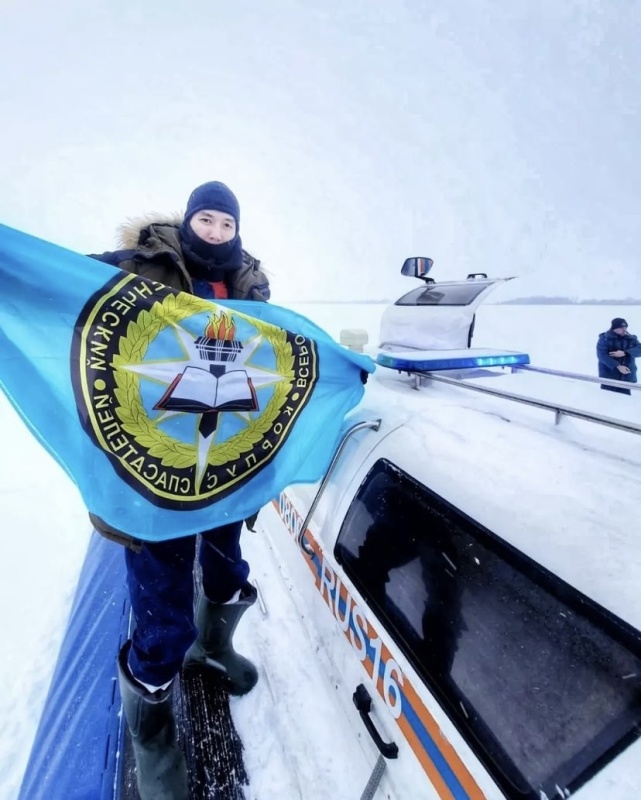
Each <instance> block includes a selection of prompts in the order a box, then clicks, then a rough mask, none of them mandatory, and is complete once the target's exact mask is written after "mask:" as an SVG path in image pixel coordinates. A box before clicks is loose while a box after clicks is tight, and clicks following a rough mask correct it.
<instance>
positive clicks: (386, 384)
mask: <svg viewBox="0 0 641 800" xmlns="http://www.w3.org/2000/svg"><path fill="white" fill-rule="evenodd" d="M294 308H295V310H296V311H299V312H301V313H304V314H305V315H307V316H309V317H310V318H312V319H313V320H314V321H315V322H317V323H319V324H320V325H322V326H323V327H324V328H325V329H326V330H328V332H330V333H331V334H333V335H334V336H336V337H338V335H339V333H340V330H341V329H342V328H346V327H350V328H364V329H365V330H367V331H368V333H369V336H370V345H369V346H370V347H373V346H375V345H376V343H377V331H378V323H379V320H380V316H381V314H382V312H383V309H384V307H383V306H371V305H363V304H354V305H344V304H337V305H329V304H328V305H317V304H309V305H305V304H300V305H297V306H295V307H294ZM621 314H623V316H625V317H626V318H627V319H628V322H629V323H630V330H631V332H633V333H634V332H635V331H636V329H637V327H639V326H641V319H639V317H641V307H628V308H625V309H620V308H608V307H604V306H571V307H569V306H497V305H495V306H484V307H482V308H481V309H480V311H479V312H478V315H477V325H476V334H475V340H474V345H475V346H479V347H480V346H494V347H506V348H510V349H524V350H527V351H528V352H529V353H530V354H531V356H532V361H533V363H536V364H540V365H545V366H550V367H556V368H562V369H567V370H571V371H576V372H586V373H588V374H595V372H596V359H595V355H594V348H595V343H596V338H597V335H598V333H599V332H600V331H602V330H605V329H607V327H608V326H609V321H610V319H611V318H612V317H614V316H619V315H621ZM639 329H641V327H640V328H639ZM502 380H503V379H499V381H502ZM506 381H507V382H509V385H510V388H511V389H513V390H514V391H518V392H521V393H533V394H534V393H536V394H538V395H539V396H552V397H554V398H555V399H556V400H557V401H559V402H565V403H568V404H574V405H579V406H581V407H583V408H589V409H591V410H594V411H600V412H601V413H605V414H608V415H609V416H612V417H619V418H625V419H628V420H632V421H635V422H637V423H640V422H641V392H637V393H633V395H632V397H627V396H620V395H615V394H612V393H609V392H607V393H606V392H601V391H600V390H599V388H598V386H597V385H592V384H575V383H569V382H566V381H559V380H557V379H554V378H542V377H541V376H538V375H532V374H519V375H510V376H509V377H506ZM493 385H496V381H494V382H493ZM368 394H371V395H375V396H377V397H379V398H380V397H381V396H383V397H385V396H389V398H390V401H389V404H390V407H393V408H394V409H395V410H396V411H401V412H402V411H404V410H405V411H407V412H408V413H416V412H417V410H418V409H420V408H429V412H430V413H431V414H432V415H433V417H434V419H435V420H437V421H439V423H441V422H442V429H443V435H442V440H440V441H438V442H436V446H437V447H440V448H441V449H442V450H443V452H444V454H445V453H446V452H447V447H451V446H457V445H456V438H457V439H458V441H459V442H465V440H466V428H465V425H462V426H461V428H460V430H457V431H456V437H454V435H453V434H454V427H453V426H454V425H455V423H456V420H457V419H462V420H466V421H467V420H470V421H471V422H473V425H474V435H473V437H472V435H471V434H470V440H472V438H473V440H474V441H473V442H472V441H470V447H471V448H472V451H471V458H473V459H474V460H475V463H477V464H478V466H479V469H481V468H482V469H483V472H484V474H485V475H486V476H492V479H493V480H499V479H500V478H501V476H506V475H507V474H508V472H509V471H510V470H511V465H510V464H509V463H506V461H505V452H506V449H505V448H504V447H502V445H501V439H500V437H501V435H506V436H509V435H512V434H501V418H502V417H503V418H505V417H509V419H510V420H511V421H512V423H514V425H512V426H511V430H512V431H514V430H515V429H516V430H517V431H518V437H519V439H518V440H519V441H522V442H523V447H524V448H525V447H527V452H526V453H525V452H524V454H523V455H524V459H525V458H526V459H527V463H528V464H529V465H530V467H531V474H532V486H531V489H532V492H533V493H534V495H536V494H537V493H541V496H543V495H544V494H545V491H546V489H545V487H544V486H540V485H538V483H537V477H536V476H537V475H538V474H540V470H537V467H540V465H541V464H542V463H545V464H546V465H548V466H549V469H550V471H551V474H552V475H554V474H559V475H561V474H562V475H563V481H564V492H563V494H562V495H561V494H560V493H559V494H558V495H552V497H551V498H550V499H549V502H551V503H557V504H558V509H559V514H560V516H562V518H563V530H564V535H565V537H566V538H567V540H568V542H576V541H577V540H580V541H581V542H582V543H583V544H584V547H585V551H586V552H590V550H591V549H592V550H593V551H594V552H595V553H599V554H600V556H601V558H600V559H595V560H594V562H593V563H592V564H591V566H590V570H591V571H592V573H593V574H594V583H595V585H596V589H597V591H598V592H601V593H607V592H610V593H612V594H619V595H620V596H621V598H622V599H621V600H620V601H619V602H620V603H621V604H622V605H623V604H624V603H625V604H626V605H627V606H629V607H628V608H627V611H626V614H625V616H626V617H627V618H628V619H629V620H630V621H632V622H633V624H635V625H637V626H640V625H641V602H639V601H638V599H636V597H635V595H636V593H637V590H636V587H635V586H631V585H629V584H627V583H626V579H625V574H626V572H625V566H626V565H625V563H624V562H625V560H626V559H629V558H630V552H629V550H628V549H624V547H626V548H627V545H626V543H625V541H624V540H623V539H621V540H620V541H621V548H620V549H619V550H618V551H617V546H616V542H617V541H618V539H617V536H615V535H614V534H616V533H617V531H620V530H621V529H625V530H631V529H632V527H633V526H634V525H635V521H636V518H635V516H634V514H635V499H636V498H637V497H638V492H637V491H635V487H636V486H637V478H636V476H637V475H638V470H639V467H640V466H641V456H639V455H638V453H639V440H638V437H637V436H635V435H632V434H622V433H618V432H616V431H612V430H610V429H608V428H603V427H601V426H597V425H592V424H589V423H582V422H577V421H573V420H564V421H563V422H562V424H561V425H560V426H558V427H554V425H553V418H552V415H551V414H550V413H549V412H544V411H534V410H532V409H529V408H526V407H523V406H516V405H510V406H509V407H508V406H507V404H506V403H505V402H504V401H499V400H495V399H492V398H487V397H485V396H480V395H478V394H476V393H472V392H466V391H464V390H462V389H456V388H452V387H448V386H444V385H441V384H438V385H432V386H430V387H427V388H426V389H425V390H424V391H423V392H420V393H417V392H414V391H412V390H411V387H410V385H409V384H408V383H403V382H402V381H400V382H399V380H398V379H397V377H396V376H395V374H394V373H391V372H388V371H385V370H383V369H379V370H378V371H377V373H376V375H375V376H374V377H373V378H372V379H370V385H369V387H368ZM0 431H1V435H2V441H3V444H4V447H3V452H4V459H3V461H2V465H1V466H0V475H1V482H0V493H1V496H2V505H1V507H0V528H1V530H2V535H3V545H2V559H1V560H0V618H1V619H2V631H3V658H2V660H1V662H0V682H1V685H2V686H3V689H4V691H3V692H2V693H1V694H0V726H1V727H0V800H14V798H15V797H16V796H17V793H18V789H19V784H20V780H21V776H22V774H23V772H24V768H25V764H26V760H27V758H28V754H29V749H30V746H31V741H32V739H33V736H34V734H35V730H36V726H37V723H38V717H39V714H40V712H41V709H42V705H43V703H44V699H45V695H46V691H47V686H48V681H49V679H50V676H51V672H52V669H53V666H54V663H55V659H56V654H57V650H58V647H59V645H60V642H61V638H62V635H63V633H64V628H65V621H66V616H67V614H68V611H69V607H70V602H71V599H72V597H73V592H74V588H75V583H76V580H77V576H78V572H79V569H80V566H81V564H82V559H83V556H84V553H85V549H86V546H87V542H88V538H89V532H90V526H89V524H88V521H87V519H86V515H85V512H84V509H83V506H82V502H81V501H80V499H79V497H78V495H77V493H76V491H75V489H74V487H73V486H72V485H71V484H70V482H69V480H68V479H67V478H66V476H65V475H64V474H63V473H62V471H61V470H60V469H59V468H58V467H57V465H55V464H54V463H53V462H52V461H51V459H50V458H49V457H48V456H47V455H45V454H44V453H43V451H42V450H41V449H40V448H39V446H38V445H37V444H36V442H35V441H34V440H33V439H32V438H31V436H30V434H29V433H28V432H27V431H26V429H25V428H24V427H23V426H22V424H21V422H20V421H19V420H18V418H17V416H16V415H15V413H14V412H13V411H12V409H11V408H10V407H9V405H8V403H7V402H6V400H5V399H4V398H2V397H0ZM492 441H494V442H495V445H496V446H487V445H488V443H490V444H491V442H492ZM481 459H482V463H479V462H480V461H481ZM443 466H444V469H445V470H447V469H448V465H447V460H446V459H444V460H443ZM599 469H601V470H602V480H600V481H599V483H598V484H597V483H596V481H595V478H594V476H595V475H596V474H597V472H598V470H599ZM586 476H588V478H589V479H590V480H592V481H593V483H592V485H590V484H588V485H586ZM512 479H514V476H513V475H512ZM455 480H456V482H457V483H456V488H457V490H460V492H461V496H464V497H466V498H471V497H473V495H474V493H475V492H474V485H475V482H476V480H477V472H476V471H470V472H469V473H467V474H461V473H460V472H459V473H458V474H457V475H456V478H455ZM519 480H520V481H521V483H522V484H523V485H527V481H528V480H529V478H528V475H527V473H525V472H524V473H522V474H521V477H520V478H519ZM450 485H452V484H450ZM622 494H623V495H624V496H623V497H622V496H621V495H622ZM604 504H606V505H611V506H612V508H613V509H616V513H612V514H611V515H610V517H609V520H610V524H611V530H610V531H603V529H602V528H601V530H600V531H599V530H598V529H597V527H596V524H597V522H598V524H599V525H601V526H602V524H603V519H604V518H605V519H608V516H607V515H604V514H603V505H604ZM568 509H573V513H572V514H568ZM550 510H551V509H550V507H549V505H548V508H547V512H548V513H550ZM552 510H554V509H552ZM511 513H514V512H513V511H512V512H511ZM591 520H593V521H594V524H591ZM535 534H536V514H533V515H532V517H531V519H529V520H528V521H527V524H524V525H523V526H522V535H523V536H524V537H526V539H524V549H526V550H529V551H531V552H533V553H536V550H537V547H538V548H540V547H541V546H543V545H542V544H541V543H537V542H535V541H534V539H535ZM609 534H612V535H609ZM597 537H599V538H598V539H597ZM604 539H606V540H607V541H609V542H610V545H609V551H608V552H607V553H604V552H603V544H602V543H603V540H604ZM613 543H614V544H613ZM245 550H246V553H247V555H248V557H249V560H250V562H252V563H253V565H254V566H253V576H254V578H255V579H256V580H257V582H258V585H259V588H260V591H261V593H262V595H263V597H264V599H265V603H266V611H267V613H266V615H265V614H261V613H254V614H253V615H248V617H247V619H246V621H244V622H243V626H242V629H241V630H239V641H240V642H241V644H244V646H245V649H246V651H247V652H248V654H250V655H252V656H253V657H254V658H256V659H257V660H258V662H259V663H261V664H262V668H261V669H262V673H263V678H264V680H263V681H261V683H260V684H259V686H258V687H257V688H256V690H255V691H254V692H252V693H251V694H250V695H249V696H247V697H244V698H240V699H237V700H234V714H235V718H236V721H237V725H238V727H239V730H240V733H241V735H242V736H243V739H244V740H245V742H246V744H247V753H246V760H247V766H248V768H249V771H250V775H251V776H252V778H253V784H252V791H251V797H252V798H255V800H273V799H274V798H283V797H286V798H292V799H293V798H298V797H300V798H303V800H317V798H318V800H320V798H325V797H345V798H351V797H357V796H359V793H360V791H362V788H363V787H362V785H357V784H356V781H355V779H354V777H353V776H350V775H349V774H348V775H346V774H344V773H343V774H338V773H337V771H336V770H333V769H332V766H333V760H332V753H336V752H341V753H342V754H343V757H344V756H345V753H346V752H348V751H349V748H350V747H352V746H354V745H351V744H350V743H349V741H347V740H346V739H344V738H340V737H343V734H342V733H341V726H340V725H338V724H337V722H336V720H335V719H332V718H324V717H323V716H322V715H319V714H318V713H317V712H316V710H317V709H318V708H319V707H320V708H322V702H321V701H319V693H320V694H322V692H324V691H327V687H326V685H325V684H324V680H323V676H322V667H321V666H320V664H321V662H320V661H319V659H318V657H317V654H315V653H314V652H312V647H311V643H310V647H309V650H307V649H306V646H305V645H306V641H307V640H306V638H305V632H304V630H303V629H302V628H300V620H299V619H298V618H297V616H296V614H294V613H293V612H292V611H291V603H290V599H289V598H290V595H291V593H292V592H295V590H296V587H295V586H291V585H290V584H288V577H287V575H283V574H282V572H281V570H280V569H279V567H278V564H277V561H276V558H275V556H274V555H273V554H272V553H271V550H270V545H269V540H268V538H267V537H264V536H261V535H260V533H257V534H249V533H248V534H246V536H245ZM637 558H639V556H637ZM569 561H573V564H572V565H571V569H569V573H572V570H574V571H575V572H576V569H577V565H576V559H572V554H571V552H568V562H569ZM631 566H632V567H634V568H635V569H636V568H638V562H637V563H636V564H633V565H631ZM559 567H560V570H561V571H562V570H563V569H568V565H567V564H566V565H563V564H560V565H559ZM627 574H632V573H631V572H630V570H628V573H627ZM568 579H572V574H568ZM296 685H304V686H305V692H304V693H303V695H302V697H301V695H300V694H298V693H296V692H294V691H293V690H292V688H291V687H292V686H296ZM312 698H313V699H314V702H313V703H312V702H311V700H312ZM276 700H277V701H278V711H277V712H276ZM257 731H276V732H277V733H278V736H277V737H270V736H265V735H258V734H257ZM352 784H353V785H352ZM54 800H55V799H54Z"/></svg>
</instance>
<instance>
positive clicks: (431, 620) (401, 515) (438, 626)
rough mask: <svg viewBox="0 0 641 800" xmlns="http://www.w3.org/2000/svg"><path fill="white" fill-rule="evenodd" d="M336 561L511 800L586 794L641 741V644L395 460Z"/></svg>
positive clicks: (356, 506) (362, 494) (382, 471)
mask: <svg viewBox="0 0 641 800" xmlns="http://www.w3.org/2000/svg"><path fill="white" fill-rule="evenodd" d="M335 554H336V557H337V560H338V561H339V562H340V563H341V564H342V565H343V567H344V569H345V572H346V574H347V576H348V577H349V578H350V579H351V580H352V581H353V582H354V584H355V586H356V588H357V589H358V590H359V592H360V593H361V594H362V595H363V596H364V597H365V598H366V600H367V601H368V603H369V605H370V607H371V608H372V609H373V611H374V613H375V614H376V615H377V616H378V617H379V619H380V620H381V622H382V623H383V625H384V626H385V627H386V629H387V630H388V632H389V634H390V635H391V637H392V638H393V639H394V640H395V641H396V642H397V644H398V645H399V647H400V648H401V649H402V650H403V652H404V653H405V655H406V656H407V658H408V659H409V661H410V662H411V663H412V665H413V667H414V668H415V670H416V672H417V673H418V675H419V676H420V677H421V679H422V680H423V681H424V683H425V684H426V686H427V687H428V688H429V690H430V692H431V693H432V694H433V695H434V696H435V697H436V699H437V700H438V701H439V703H440V704H441V706H442V708H443V709H444V711H445V712H446V713H447V714H448V716H449V717H450V719H451V720H452V721H453V722H454V724H455V725H456V726H457V728H458V729H459V731H460V732H461V734H462V735H463V736H464V738H465V739H466V740H467V742H468V744H469V745H470V747H471V748H472V749H473V750H474V751H475V752H476V754H477V756H478V758H479V759H480V760H481V761H482V762H483V763H484V764H485V767H486V769H487V770H488V772H489V773H490V774H491V775H492V776H493V778H494V780H495V781H496V783H497V784H498V785H499V786H500V787H501V789H502V790H503V792H504V793H505V795H506V796H507V797H508V798H510V800H520V798H537V800H539V798H540V797H542V796H543V795H542V794H541V792H544V793H545V796H547V797H552V796H554V797H557V796H559V795H558V791H557V789H558V787H562V788H563V790H564V791H565V790H567V791H568V792H574V791H575V790H576V789H577V788H578V787H579V786H580V785H582V784H583V783H585V781H586V780H588V779H589V777H591V775H593V774H594V773H595V772H596V771H598V770H599V769H600V768H601V767H602V766H603V765H604V764H605V763H607V761H609V760H610V759H611V758H613V757H614V755H615V754H616V753H618V752H620V751H621V750H622V749H623V748H624V747H625V746H627V744H629V743H630V742H631V741H632V740H633V739H634V738H636V737H638V736H639V734H640V732H641V634H640V633H639V632H638V631H636V630H635V629H634V628H632V627H631V626H629V625H627V624H626V623H624V622H623V621H622V620H620V619H618V618H616V617H614V615H612V614H610V613H609V612H608V611H607V610H606V609H604V608H602V607H600V606H598V605H597V604H596V603H594V602H592V601H591V600H589V598H587V597H586V596H585V595H583V594H581V593H580V592H578V591H577V590H576V589H574V588H572V587H571V586H569V585H568V584H566V583H565V582H563V581H562V580H560V579H559V578H557V577H556V576H554V575H552V574H551V573H550V572H548V571H547V570H545V569H544V568H543V567H541V566H540V565H539V564H537V563H536V562H535V561H533V560H532V559H530V558H528V557H527V556H525V555H524V554H523V553H521V552H519V551H518V550H516V549H515V548H513V547H512V546H510V545H508V544H507V543H506V542H505V541H503V540H502V539H500V538H499V537H497V536H495V535H494V534H493V533H492V532H490V531H489V530H487V529H486V528H484V527H482V526H481V525H479V524H478V523H477V522H475V521H474V520H473V519H471V518H469V517H467V516H466V515H465V514H463V513H462V512H460V511H459V510H458V509H457V508H455V507H454V506H452V505H451V504H450V503H448V502H447V501H446V500H444V499H443V498H441V497H439V496H438V495H436V494H435V493H434V492H432V491H430V490H429V489H428V488H426V487H425V486H423V485H422V484H419V483H417V482H416V481H414V480H413V479H412V478H411V477H410V476H408V475H407V474H405V473H404V472H402V471H401V470H399V469H398V468H397V467H395V466H394V465H392V464H391V463H390V462H388V461H385V460H381V461H378V462H377V463H376V464H375V465H374V467H373V468H372V470H371V471H370V473H369V474H368V475H367V477H366V479H365V480H364V482H363V484H362V486H361V487H360V489H359V491H358V494H357V496H356V498H355V499H354V501H353V503H352V505H351V506H350V509H349V511H348V513H347V516H346V518H345V520H344V522H343V525H342V527H341V531H340V534H339V537H338V541H337V545H336V551H335ZM562 796H566V795H565V794H563V795H562Z"/></svg>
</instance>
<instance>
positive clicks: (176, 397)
mask: <svg viewBox="0 0 641 800" xmlns="http://www.w3.org/2000/svg"><path fill="white" fill-rule="evenodd" d="M154 408H156V409H163V410H165V409H166V410H168V411H186V412H188V413H192V414H206V413H207V412H211V411H257V410H258V401H257V399H256V390H255V389H254V387H253V385H252V382H251V379H250V378H249V376H248V375H247V372H246V371H245V370H244V369H232V370H230V371H229V372H223V374H222V375H220V376H219V377H217V376H216V375H214V374H213V373H212V372H210V371H209V370H207V369H203V368H202V367H187V368H186V369H185V370H184V371H183V372H182V373H181V374H180V375H176V377H175V379H174V381H173V382H172V383H171V384H170V386H169V388H168V389H167V391H166V392H165V393H164V395H163V396H162V397H161V398H160V400H159V401H158V402H157V403H156V405H155V406H154Z"/></svg>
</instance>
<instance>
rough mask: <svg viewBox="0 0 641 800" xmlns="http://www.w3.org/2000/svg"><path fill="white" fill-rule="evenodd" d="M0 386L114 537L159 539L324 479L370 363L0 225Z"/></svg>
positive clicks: (302, 329)
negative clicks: (294, 485) (289, 488)
mask: <svg viewBox="0 0 641 800" xmlns="http://www.w3.org/2000/svg"><path fill="white" fill-rule="evenodd" d="M0 287H1V291H0V387H1V388H2V390H3V391H4V393H5V394H6V395H7V397H8V398H9V400H10V401H11V402H12V403H13V405H14V407H15V408H16V409H17V411H18V412H19V414H20V415H21V416H22V418H23V419H24V421H25V422H26V424H27V425H28V426H29V428H30V429H31V431H32V432H33V433H34V434H35V436H36V437H37V438H38V439H39V441H40V442H41V443H42V444H43V445H44V447H45V448H46V449H47V450H48V451H49V452H50V453H51V454H52V455H53V456H54V458H55V459H56V460H57V461H58V462H59V463H60V464H61V465H62V466H63V467H64V469H65V470H66V471H67V473H68V474H69V476H70V477H71V478H72V480H73V481H74V483H75V484H76V485H77V486H78V488H79V490H80V493H81V494H82V497H83V499H84V501H85V503H86V505H87V508H88V509H89V510H90V511H92V512H93V513H94V514H97V515H98V516H99V517H101V518H102V519H103V520H105V521H106V522H107V523H109V525H111V526H113V527H114V528H117V529H118V530H121V531H124V532H125V533H128V534H130V535H133V536H135V537H137V538H140V539H146V540H150V541H160V540H164V539H171V538H174V537H177V536H184V535H187V534H192V533H197V532H198V531H201V530H206V529H208V528H212V527H216V526H218V525H223V524H226V523H228V522H233V521H236V520H240V519H245V518H247V517H249V516H251V515H252V514H253V513H255V512H256V511H257V510H258V509H259V508H261V507H262V506H263V505H265V504H266V503H268V502H269V501H270V500H271V499H272V498H273V497H276V496H277V495H278V494H279V493H280V492H281V491H282V489H284V488H285V487H286V486H287V485H288V484H291V483H300V482H313V481H316V480H319V479H320V477H321V476H322V475H323V473H324V472H325V470H326V468H327V466H328V464H329V462H330V460H331V458H332V455H333V453H334V451H335V449H336V446H337V444H338V439H339V436H340V432H341V427H342V425H343V422H344V418H345V415H346V414H347V412H348V411H349V410H350V409H352V408H353V407H354V406H356V405H357V403H358V402H359V401H360V399H361V397H362V395H363V382H362V379H361V378H362V375H363V371H364V372H365V373H367V372H372V371H373V370H374V364H373V362H372V360H371V359H370V358H369V357H367V356H363V355H359V354H356V353H352V352H350V351H348V350H345V349H344V348H342V347H341V346H339V345H338V344H336V343H335V342H334V341H333V340H332V339H331V338H330V337H329V336H328V335H327V334H326V333H325V332H324V331H322V330H321V329H320V328H319V327H318V326H316V325H314V324H313V323H312V322H310V321H309V320H307V319H305V317H302V316H300V315H298V314H296V313H294V312H292V311H288V310H287V309H284V308H279V307H278V306H275V305H271V304H267V303H257V302H241V301H224V302H222V303H212V302H208V301H206V300H202V299H200V298H198V297H194V296H193V295H189V294H185V293H182V292H176V291H174V290H173V289H169V288H167V287H165V286H163V285H162V284H159V283H156V282H153V281H149V280H147V279H144V278H141V277H140V276H137V275H133V274H130V273H127V272H123V271H121V270H118V269H116V268H114V267H112V266H110V265H108V264H104V263H102V262H99V261H96V260H95V259H91V258H89V257H87V256H82V255H79V254H78V253H74V252H72V251H69V250H65V249H63V248H61V247H58V246H56V245H53V244H51V243H49V242H45V241H42V240H41V239H36V238H34V237H32V236H28V235H27V234H24V233H21V232H19V231H16V230H13V229H11V228H7V227H4V226H1V225H0Z"/></svg>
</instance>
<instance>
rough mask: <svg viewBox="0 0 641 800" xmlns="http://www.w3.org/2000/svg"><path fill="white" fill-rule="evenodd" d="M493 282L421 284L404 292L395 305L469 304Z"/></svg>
mask: <svg viewBox="0 0 641 800" xmlns="http://www.w3.org/2000/svg"><path fill="white" fill-rule="evenodd" d="M491 285H492V284H488V283H487V282H485V283H480V282H479V283H475V282H474V281H470V282H469V283H461V284H453V285H451V286H447V285H439V284H438V283H436V284H434V285H432V284H428V285H427V286H419V287H418V289H413V290H412V291H411V292H408V293H407V294H404V295H403V297H401V298H400V299H398V300H397V301H396V303H395V304H394V305H397V306H469V304H470V303H472V302H473V301H474V300H476V298H477V297H478V296H479V295H480V294H481V292H483V291H484V290H485V289H487V288H488V286H491Z"/></svg>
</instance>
